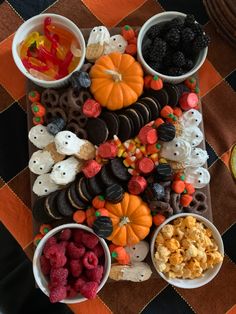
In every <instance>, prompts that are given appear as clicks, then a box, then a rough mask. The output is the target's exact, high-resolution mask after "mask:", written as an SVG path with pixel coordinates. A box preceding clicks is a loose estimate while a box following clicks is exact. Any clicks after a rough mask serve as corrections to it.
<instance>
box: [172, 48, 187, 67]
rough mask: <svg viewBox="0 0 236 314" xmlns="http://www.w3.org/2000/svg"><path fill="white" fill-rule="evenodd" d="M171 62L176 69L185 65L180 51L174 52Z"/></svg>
mask: <svg viewBox="0 0 236 314" xmlns="http://www.w3.org/2000/svg"><path fill="white" fill-rule="evenodd" d="M172 62H173V65H175V66H177V67H182V66H184V65H185V57H184V54H183V52H181V51H176V52H175V53H174V54H173V56H172Z"/></svg>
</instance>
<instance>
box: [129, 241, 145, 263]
mask: <svg viewBox="0 0 236 314" xmlns="http://www.w3.org/2000/svg"><path fill="white" fill-rule="evenodd" d="M125 250H126V252H127V253H128V254H129V256H130V260H131V262H142V261H143V260H145V258H146V256H147V254H148V251H149V244H148V243H147V242H146V241H140V242H139V243H137V244H135V245H132V246H126V247H125Z"/></svg>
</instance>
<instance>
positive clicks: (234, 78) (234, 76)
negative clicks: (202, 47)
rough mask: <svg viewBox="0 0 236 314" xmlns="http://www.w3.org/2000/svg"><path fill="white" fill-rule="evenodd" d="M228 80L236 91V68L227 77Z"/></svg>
mask: <svg viewBox="0 0 236 314" xmlns="http://www.w3.org/2000/svg"><path fill="white" fill-rule="evenodd" d="M226 81H227V82H228V83H229V84H230V86H231V87H232V88H233V90H234V91H235V92H236V70H234V72H232V73H231V74H230V75H228V76H227V77H226Z"/></svg>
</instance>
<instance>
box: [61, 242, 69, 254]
mask: <svg viewBox="0 0 236 314" xmlns="http://www.w3.org/2000/svg"><path fill="white" fill-rule="evenodd" d="M69 243H70V242H68V241H61V242H60V243H59V245H60V246H61V247H62V250H63V252H64V253H65V251H66V248H67V246H68V244H69Z"/></svg>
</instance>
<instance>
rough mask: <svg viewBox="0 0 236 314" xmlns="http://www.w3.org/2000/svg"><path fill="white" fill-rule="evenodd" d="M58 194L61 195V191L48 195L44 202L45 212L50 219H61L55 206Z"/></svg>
mask: <svg viewBox="0 0 236 314" xmlns="http://www.w3.org/2000/svg"><path fill="white" fill-rule="evenodd" d="M60 193H61V190H60V191H55V192H53V193H51V194H49V195H48V196H47V197H46V200H45V211H46V213H47V214H48V215H49V216H50V217H52V219H62V218H63V217H62V215H61V213H60V212H59V210H58V206H57V199H58V196H59V194H60Z"/></svg>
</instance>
